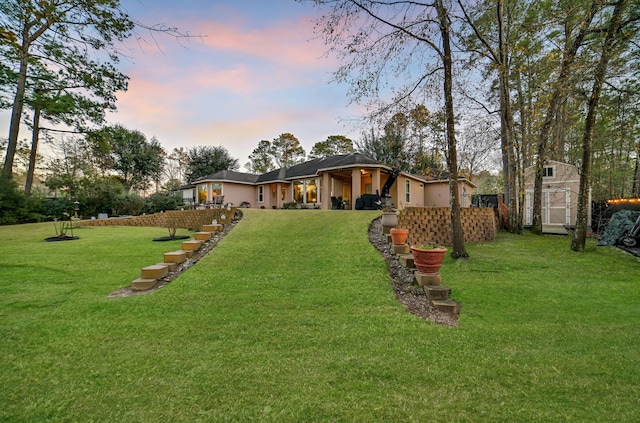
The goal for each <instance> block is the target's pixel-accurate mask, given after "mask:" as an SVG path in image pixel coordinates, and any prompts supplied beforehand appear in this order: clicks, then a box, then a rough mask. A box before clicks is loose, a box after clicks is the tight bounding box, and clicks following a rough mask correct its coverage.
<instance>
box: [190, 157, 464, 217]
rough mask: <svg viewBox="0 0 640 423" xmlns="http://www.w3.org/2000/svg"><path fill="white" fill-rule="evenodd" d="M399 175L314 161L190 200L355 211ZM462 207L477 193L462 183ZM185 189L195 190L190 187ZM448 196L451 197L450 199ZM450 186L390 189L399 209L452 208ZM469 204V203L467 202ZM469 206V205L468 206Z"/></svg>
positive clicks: (210, 180) (213, 184)
mask: <svg viewBox="0 0 640 423" xmlns="http://www.w3.org/2000/svg"><path fill="white" fill-rule="evenodd" d="M392 174H393V169H392V168H391V167H390V166H388V165H386V164H384V163H381V162H379V161H377V160H373V159H371V158H369V157H367V156H364V155H363V154H360V153H352V154H346V155H336V156H329V157H322V158H317V159H313V160H309V161H307V162H304V163H300V164H297V165H294V166H291V167H290V168H287V169H283V168H281V169H276V170H273V171H270V172H267V173H264V174H261V175H256V174H251V173H242V172H235V171H230V170H223V171H220V172H217V173H215V174H213V175H209V176H206V177H203V178H200V179H198V180H196V181H194V182H193V183H192V184H191V185H193V186H194V187H195V188H185V189H192V190H193V191H190V193H189V194H185V195H189V196H195V203H196V204H213V203H214V200H215V199H216V197H217V198H220V197H221V196H223V197H224V204H228V203H232V204H234V205H241V204H242V203H249V204H250V206H251V207H264V208H280V207H282V205H283V204H285V203H291V202H294V203H298V204H299V205H300V206H301V207H319V208H321V209H325V210H329V209H332V208H336V201H337V200H339V204H340V208H348V209H355V205H356V200H357V199H359V198H360V197H361V196H363V194H381V191H382V187H383V186H384V184H385V182H387V180H388V178H389V177H390V175H392ZM460 184H461V189H460V196H461V204H463V206H464V207H468V206H469V205H470V200H469V199H470V198H471V194H472V193H473V188H474V187H475V186H474V185H473V184H472V183H471V182H469V181H467V180H466V179H464V178H463V179H461V182H460ZM185 187H189V186H188V185H187V186H185ZM444 190H446V195H445V194H444ZM448 192H449V191H448V181H446V180H440V181H435V180H429V178H427V177H423V176H418V175H412V174H409V173H405V172H400V174H399V175H398V176H397V179H396V180H395V182H394V183H393V184H392V185H391V187H390V189H389V195H390V196H391V199H392V202H393V204H394V205H395V207H396V208H397V209H400V210H401V209H404V208H406V207H424V206H446V207H448V206H449V205H450V204H449V193H448ZM465 199H466V200H465ZM465 202H466V205H464V204H465Z"/></svg>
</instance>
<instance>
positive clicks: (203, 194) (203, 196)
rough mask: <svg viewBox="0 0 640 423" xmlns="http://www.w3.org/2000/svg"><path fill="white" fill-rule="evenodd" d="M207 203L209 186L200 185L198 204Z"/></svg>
mask: <svg viewBox="0 0 640 423" xmlns="http://www.w3.org/2000/svg"><path fill="white" fill-rule="evenodd" d="M206 202H207V186H206V185H199V186H198V203H200V204H202V203H206Z"/></svg>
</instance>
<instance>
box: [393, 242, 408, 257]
mask: <svg viewBox="0 0 640 423" xmlns="http://www.w3.org/2000/svg"><path fill="white" fill-rule="evenodd" d="M391 252H392V253H393V254H397V255H404V254H409V253H411V249H410V248H409V244H400V245H397V244H393V245H391Z"/></svg>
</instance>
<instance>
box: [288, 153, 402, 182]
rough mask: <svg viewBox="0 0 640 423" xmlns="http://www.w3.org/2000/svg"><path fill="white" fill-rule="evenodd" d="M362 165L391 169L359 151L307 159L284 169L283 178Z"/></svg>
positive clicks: (311, 174)
mask: <svg viewBox="0 0 640 423" xmlns="http://www.w3.org/2000/svg"><path fill="white" fill-rule="evenodd" d="M363 165H364V166H377V167H385V168H388V169H391V168H390V167H389V166H387V165H385V164H384V163H382V162H379V161H377V160H374V159H371V158H369V157H367V156H365V155H363V154H360V153H352V154H340V155H336V156H329V157H321V158H318V159H313V160H309V161H308V162H304V163H300V164H297V165H295V166H291V167H290V168H289V169H287V170H286V173H285V178H286V179H287V180H289V179H296V178H302V177H305V176H316V175H317V174H318V172H319V171H321V170H328V169H341V168H349V167H354V166H363Z"/></svg>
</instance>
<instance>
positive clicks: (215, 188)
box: [211, 183, 222, 195]
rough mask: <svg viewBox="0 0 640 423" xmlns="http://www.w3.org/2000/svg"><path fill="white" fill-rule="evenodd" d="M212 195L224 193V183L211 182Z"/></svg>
mask: <svg viewBox="0 0 640 423" xmlns="http://www.w3.org/2000/svg"><path fill="white" fill-rule="evenodd" d="M211 195H222V184H220V183H215V184H211Z"/></svg>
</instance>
